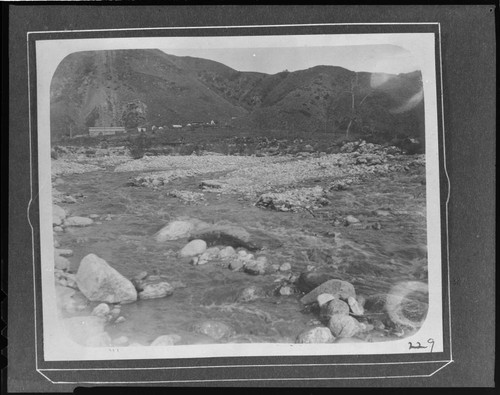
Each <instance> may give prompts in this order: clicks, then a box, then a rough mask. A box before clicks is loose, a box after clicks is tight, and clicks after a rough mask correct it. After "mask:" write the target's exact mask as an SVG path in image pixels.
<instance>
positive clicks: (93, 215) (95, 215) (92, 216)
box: [89, 214, 100, 219]
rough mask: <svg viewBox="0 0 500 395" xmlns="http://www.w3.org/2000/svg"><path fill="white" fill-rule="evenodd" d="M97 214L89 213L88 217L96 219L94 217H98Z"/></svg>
mask: <svg viewBox="0 0 500 395" xmlns="http://www.w3.org/2000/svg"><path fill="white" fill-rule="evenodd" d="M99 217H100V216H99V214H90V215H89V218H92V219H96V218H99Z"/></svg>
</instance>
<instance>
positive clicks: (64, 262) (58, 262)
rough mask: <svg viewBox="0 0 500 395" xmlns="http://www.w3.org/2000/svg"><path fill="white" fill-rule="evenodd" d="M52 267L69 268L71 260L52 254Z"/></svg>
mask: <svg viewBox="0 0 500 395" xmlns="http://www.w3.org/2000/svg"><path fill="white" fill-rule="evenodd" d="M54 267H55V268H56V269H59V270H69V269H70V268H71V262H70V261H69V259H66V258H64V257H62V256H60V255H55V256H54Z"/></svg>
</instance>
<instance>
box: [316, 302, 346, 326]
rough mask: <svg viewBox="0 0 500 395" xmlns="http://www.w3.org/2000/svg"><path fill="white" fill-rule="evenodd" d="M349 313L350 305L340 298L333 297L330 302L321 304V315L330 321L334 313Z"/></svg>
mask: <svg viewBox="0 0 500 395" xmlns="http://www.w3.org/2000/svg"><path fill="white" fill-rule="evenodd" d="M338 314H342V315H349V305H348V304H347V303H346V302H343V301H341V300H339V299H332V300H331V301H330V302H328V303H326V304H324V305H323V306H321V309H320V316H321V318H322V319H324V320H325V321H328V320H329V319H330V318H331V317H333V316H334V315H338Z"/></svg>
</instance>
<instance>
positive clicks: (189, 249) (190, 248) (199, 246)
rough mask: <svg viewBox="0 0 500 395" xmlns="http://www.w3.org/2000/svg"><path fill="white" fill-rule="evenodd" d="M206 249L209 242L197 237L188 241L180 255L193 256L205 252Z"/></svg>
mask: <svg viewBox="0 0 500 395" xmlns="http://www.w3.org/2000/svg"><path fill="white" fill-rule="evenodd" d="M206 249H207V243H206V242H205V240H199V239H196V240H192V241H190V242H189V243H187V244H186V245H185V246H184V247H183V248H182V250H181V251H180V252H179V255H180V256H181V257H192V256H196V255H200V254H203V253H204V252H205V251H206Z"/></svg>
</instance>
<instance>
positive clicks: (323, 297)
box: [316, 294, 335, 307]
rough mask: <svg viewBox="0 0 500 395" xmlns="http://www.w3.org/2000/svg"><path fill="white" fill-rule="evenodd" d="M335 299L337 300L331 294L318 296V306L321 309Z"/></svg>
mask: <svg viewBox="0 0 500 395" xmlns="http://www.w3.org/2000/svg"><path fill="white" fill-rule="evenodd" d="M333 299H335V296H333V295H331V294H321V295H318V297H317V298H316V302H318V306H319V307H321V306H323V305H326V304H327V303H328V302H330V301H331V300H333Z"/></svg>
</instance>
